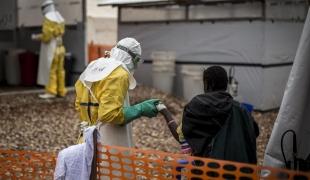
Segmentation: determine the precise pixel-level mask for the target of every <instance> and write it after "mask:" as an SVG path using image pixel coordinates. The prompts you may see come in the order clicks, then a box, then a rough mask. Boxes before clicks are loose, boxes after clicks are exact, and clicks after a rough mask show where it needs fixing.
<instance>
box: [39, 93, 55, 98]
mask: <svg viewBox="0 0 310 180" xmlns="http://www.w3.org/2000/svg"><path fill="white" fill-rule="evenodd" d="M55 97H56V95H54V94H50V93H44V94H39V98H42V99H50V98H55Z"/></svg>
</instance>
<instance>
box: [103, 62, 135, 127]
mask: <svg viewBox="0 0 310 180" xmlns="http://www.w3.org/2000/svg"><path fill="white" fill-rule="evenodd" d="M128 87H129V76H128V73H127V72H126V71H125V70H124V69H122V67H118V68H117V69H115V70H114V71H113V72H112V73H111V74H110V75H109V76H108V77H107V78H105V79H104V80H102V81H101V82H100V83H99V85H98V88H100V89H98V92H99V97H100V99H99V109H98V121H100V122H104V123H112V124H119V125H121V124H124V113H123V103H124V100H125V97H126V95H127V91H128Z"/></svg>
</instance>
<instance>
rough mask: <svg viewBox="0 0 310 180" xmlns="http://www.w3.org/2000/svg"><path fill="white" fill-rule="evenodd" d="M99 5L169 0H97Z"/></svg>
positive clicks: (165, 0)
mask: <svg viewBox="0 0 310 180" xmlns="http://www.w3.org/2000/svg"><path fill="white" fill-rule="evenodd" d="M97 1H98V5H112V4H113V5H117V4H134V3H150V2H168V1H169V0H97Z"/></svg>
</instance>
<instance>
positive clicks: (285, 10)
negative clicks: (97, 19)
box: [106, 0, 307, 110]
mask: <svg viewBox="0 0 310 180" xmlns="http://www.w3.org/2000/svg"><path fill="white" fill-rule="evenodd" d="M106 2H107V1H106ZM108 2H109V4H113V5H117V6H119V15H120V16H119V25H118V39H121V38H123V37H127V36H131V37H135V38H136V39H138V41H140V42H141V44H142V49H143V58H144V59H145V60H146V62H147V63H146V64H144V65H143V67H142V68H139V70H138V71H137V72H136V76H137V79H138V81H139V82H142V83H144V84H147V85H152V82H151V81H150V79H152V77H151V76H152V74H151V73H150V72H151V71H152V69H151V64H150V63H151V62H152V60H151V56H150V54H151V53H152V52H153V51H158V50H164V51H165V50H169V51H175V52H176V63H177V68H176V70H177V76H176V78H175V83H174V94H175V95H177V96H183V90H182V86H183V83H184V81H183V76H182V73H181V69H182V68H183V67H185V66H194V65H196V66H201V69H203V68H206V67H207V66H210V65H214V64H217V65H222V66H224V67H226V68H227V69H228V68H229V67H231V66H234V67H235V71H236V74H235V75H236V78H237V80H238V81H239V95H240V96H239V97H238V98H239V100H241V101H243V102H247V103H251V104H253V105H254V107H255V109H258V110H269V109H273V108H278V107H279V106H280V104H281V100H282V96H283V92H284V89H285V85H286V82H287V78H288V75H289V72H290V70H291V65H292V63H293V59H294V55H295V52H296V49H297V45H298V39H299V37H300V34H301V31H302V27H303V19H304V18H305V14H306V11H307V10H306V8H305V7H306V5H305V4H303V3H304V2H301V1H294V2H293V3H291V4H287V3H282V2H281V1H267V2H266V4H263V3H262V2H261V1H251V2H243V3H241V2H239V3H235V2H236V1H231V3H227V2H228V1H225V3H222V1H215V0H213V1H201V4H200V3H198V4H191V3H187V4H185V5H184V4H181V5H179V4H177V3H175V4H174V5H171V2H172V1H165V3H166V4H167V5H166V6H165V4H164V2H162V1H157V2H158V4H157V5H156V4H154V3H155V2H154V1H152V2H153V4H152V5H149V3H148V2H147V1H143V2H145V3H143V2H142V0H140V1H139V4H137V1H135V2H134V3H133V1H126V2H127V3H126V2H125V1H122V4H121V5H120V4H119V1H114V2H113V1H111V0H110V1H108ZM188 2H190V1H188ZM196 2H198V1H196ZM201 83H202V82H201ZM201 92H202V89H201Z"/></svg>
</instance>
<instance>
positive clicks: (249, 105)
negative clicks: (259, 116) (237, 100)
mask: <svg viewBox="0 0 310 180" xmlns="http://www.w3.org/2000/svg"><path fill="white" fill-rule="evenodd" d="M241 105H242V106H243V107H245V109H246V110H248V112H249V113H251V112H253V109H254V106H253V105H252V104H249V103H241Z"/></svg>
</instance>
